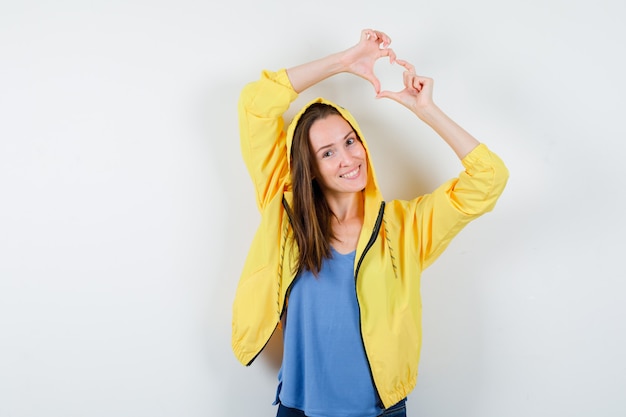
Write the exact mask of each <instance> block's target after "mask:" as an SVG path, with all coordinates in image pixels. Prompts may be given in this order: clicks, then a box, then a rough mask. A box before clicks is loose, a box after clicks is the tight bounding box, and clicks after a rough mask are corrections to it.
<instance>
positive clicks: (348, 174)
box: [339, 165, 361, 180]
mask: <svg viewBox="0 0 626 417" xmlns="http://www.w3.org/2000/svg"><path fill="white" fill-rule="evenodd" d="M360 171H361V165H359V166H358V167H356V168H355V169H353V170H352V171H350V172H346V173H345V174H343V175H340V176H339V178H345V179H348V180H349V179H351V178H354V177H356V176H357V175H359V172H360Z"/></svg>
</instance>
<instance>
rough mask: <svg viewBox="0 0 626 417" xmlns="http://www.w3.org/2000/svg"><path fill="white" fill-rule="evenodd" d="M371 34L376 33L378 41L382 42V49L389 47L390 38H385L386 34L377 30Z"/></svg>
mask: <svg viewBox="0 0 626 417" xmlns="http://www.w3.org/2000/svg"><path fill="white" fill-rule="evenodd" d="M373 32H374V33H376V36H377V38H378V39H381V40H382V46H383V47H384V48H386V47H387V46H389V44H390V43H391V38H390V37H389V36H387V34H386V33H384V32H381V31H378V30H375V31H373Z"/></svg>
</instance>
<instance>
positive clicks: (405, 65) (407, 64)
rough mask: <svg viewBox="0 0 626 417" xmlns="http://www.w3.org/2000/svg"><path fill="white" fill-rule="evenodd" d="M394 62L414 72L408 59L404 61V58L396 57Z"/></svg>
mask: <svg viewBox="0 0 626 417" xmlns="http://www.w3.org/2000/svg"><path fill="white" fill-rule="evenodd" d="M396 62H397V63H398V64H400V65H401V66H403V67H404V68H406V70H407V71H410V72H412V73H414V74H415V67H414V66H413V64H411V63H410V62H409V61H405V60H404V59H396Z"/></svg>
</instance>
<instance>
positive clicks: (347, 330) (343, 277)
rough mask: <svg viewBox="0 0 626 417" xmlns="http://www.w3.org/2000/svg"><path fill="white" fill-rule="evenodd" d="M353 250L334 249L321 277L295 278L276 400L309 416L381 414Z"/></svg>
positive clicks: (303, 275) (306, 274)
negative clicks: (364, 338) (363, 325)
mask: <svg viewBox="0 0 626 417" xmlns="http://www.w3.org/2000/svg"><path fill="white" fill-rule="evenodd" d="M354 258H355V252H351V253H349V254H345V255H344V254H340V253H339V252H337V251H335V250H334V249H332V257H331V258H330V259H325V260H324V262H323V264H322V269H321V271H320V273H319V274H318V276H317V278H316V277H315V276H314V275H313V274H312V273H311V272H309V271H305V272H302V273H300V274H299V275H298V277H296V281H295V283H294V284H293V286H292V288H291V293H290V295H289V304H288V307H287V315H286V320H285V324H284V334H283V336H284V350H283V363H282V366H281V369H280V371H279V373H278V380H279V386H278V394H277V395H278V398H279V399H280V402H281V403H282V404H284V405H285V406H287V407H291V408H297V409H299V410H302V411H304V412H305V414H306V415H307V416H311V417H375V416H378V415H380V414H381V413H382V411H383V410H382V409H381V408H380V407H378V405H377V396H376V391H375V388H374V385H373V382H372V377H371V373H370V369H369V364H368V362H367V358H366V356H365V350H364V347H363V341H362V339H361V331H360V323H359V306H358V302H357V298H356V286H355V281H354V272H353V271H354Z"/></svg>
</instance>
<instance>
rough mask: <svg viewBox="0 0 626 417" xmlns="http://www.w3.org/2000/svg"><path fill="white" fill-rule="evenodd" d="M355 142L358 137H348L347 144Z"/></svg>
mask: <svg viewBox="0 0 626 417" xmlns="http://www.w3.org/2000/svg"><path fill="white" fill-rule="evenodd" d="M354 142H356V139H354V138H348V139H347V140H346V145H348V146H350V145H353V144H354Z"/></svg>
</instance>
